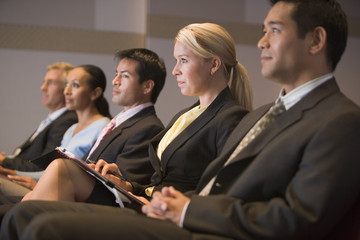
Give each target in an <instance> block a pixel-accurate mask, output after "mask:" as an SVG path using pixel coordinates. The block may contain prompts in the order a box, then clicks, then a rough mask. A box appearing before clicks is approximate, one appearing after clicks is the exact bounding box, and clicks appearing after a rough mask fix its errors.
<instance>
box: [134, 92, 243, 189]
mask: <svg viewBox="0 0 360 240" xmlns="http://www.w3.org/2000/svg"><path fill="white" fill-rule="evenodd" d="M198 105H199V102H197V103H196V104H194V105H193V106H191V107H190V108H187V109H184V110H183V111H181V112H179V113H178V114H176V115H175V117H174V118H173V119H172V120H171V121H170V123H169V125H168V126H167V128H166V129H165V130H164V131H162V132H161V133H160V134H158V135H157V136H156V137H155V138H154V139H153V140H152V141H151V144H150V147H149V155H150V161H151V164H152V166H153V168H154V169H155V173H154V175H153V176H152V178H151V185H150V186H156V188H155V190H159V189H161V188H162V187H163V186H169V185H171V186H174V187H175V188H176V189H178V190H180V191H187V190H193V189H195V187H196V184H197V182H198V181H199V179H200V176H201V174H202V172H203V170H204V169H205V168H206V166H207V165H208V164H209V163H210V162H211V161H212V160H213V159H215V158H216V157H217V156H218V154H219V153H220V152H221V150H222V148H223V146H224V143H225V141H226V139H227V137H228V136H229V134H230V133H231V131H232V130H233V128H234V127H235V126H236V125H237V124H238V122H239V121H240V119H241V118H243V117H244V115H245V114H246V113H247V112H248V111H246V110H244V109H242V108H241V107H240V105H238V104H237V103H236V102H235V101H234V100H233V98H232V96H231V92H230V90H229V89H228V88H225V89H224V90H223V91H222V92H221V93H220V94H219V95H218V96H217V97H216V99H215V100H214V101H213V102H212V103H211V104H210V105H209V106H208V108H207V109H206V110H205V111H204V112H203V113H202V114H201V115H200V116H199V117H198V118H197V119H195V120H194V122H192V123H191V124H190V125H189V126H188V127H187V128H186V129H185V130H184V131H183V132H181V133H180V134H179V135H178V136H177V137H176V138H175V139H174V140H173V141H172V142H171V143H170V144H169V145H168V146H167V148H166V149H165V150H164V152H163V154H162V157H161V158H162V160H161V163H160V160H159V159H158V157H157V154H156V150H157V146H158V144H159V142H160V140H161V138H162V137H163V136H164V135H165V133H166V132H167V131H168V130H169V129H170V127H171V126H172V125H173V124H174V122H175V121H176V120H177V119H178V118H179V117H180V116H181V115H182V114H183V113H185V112H186V111H188V110H190V109H191V108H193V107H195V106H198ZM132 184H133V187H134V193H135V194H137V195H144V190H145V188H146V187H149V186H141V185H139V184H137V183H132Z"/></svg>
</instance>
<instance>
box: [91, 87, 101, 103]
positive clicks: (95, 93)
mask: <svg viewBox="0 0 360 240" xmlns="http://www.w3.org/2000/svg"><path fill="white" fill-rule="evenodd" d="M101 94H102V89H101V87H97V88H95V89H94V90H93V91H92V93H91V100H93V101H95V100H96V99H97V98H98V97H100V96H101Z"/></svg>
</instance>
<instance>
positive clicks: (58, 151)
mask: <svg viewBox="0 0 360 240" xmlns="http://www.w3.org/2000/svg"><path fill="white" fill-rule="evenodd" d="M57 158H66V159H69V160H72V161H73V162H74V163H75V164H76V165H78V166H79V167H80V168H81V169H82V170H84V171H85V172H87V173H88V174H90V175H91V176H93V177H94V178H95V179H96V180H98V181H100V182H101V183H103V184H104V185H105V187H107V188H108V189H109V190H110V191H111V192H112V193H113V194H114V196H115V198H116V202H117V203H118V204H119V206H120V207H128V208H131V209H134V210H136V211H138V212H141V207H142V205H144V204H145V203H144V202H143V201H141V200H140V199H138V198H136V197H135V196H133V195H132V194H131V193H129V192H128V191H126V190H125V189H123V188H122V187H120V186H118V185H116V184H115V183H113V182H112V181H110V180H109V179H108V178H107V177H105V176H103V175H101V174H100V173H99V172H97V171H95V170H94V169H93V168H91V167H90V166H89V165H88V164H87V163H86V162H85V161H83V160H81V159H80V158H78V157H76V156H75V155H74V154H73V153H71V152H69V151H67V150H66V149H65V148H62V147H56V148H55V150H53V151H51V152H49V153H47V154H44V155H43V156H41V157H39V158H36V159H33V160H30V161H31V162H32V163H34V164H36V165H37V166H39V167H40V168H42V169H45V168H46V167H47V166H48V165H49V164H50V163H51V162H52V161H53V160H54V159H57Z"/></svg>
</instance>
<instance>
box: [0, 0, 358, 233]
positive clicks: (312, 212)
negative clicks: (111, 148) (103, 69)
mask: <svg viewBox="0 0 360 240" xmlns="http://www.w3.org/2000/svg"><path fill="white" fill-rule="evenodd" d="M346 41H347V21H346V16H345V14H344V13H343V11H342V10H341V7H340V5H339V4H338V3H337V2H335V1H334V0H317V1H314V0H303V1H295V0H294V1H292V0H280V1H276V3H275V4H274V6H273V7H272V9H271V10H270V11H269V13H268V15H267V17H266V19H265V21H264V36H263V37H262V38H261V40H260V41H259V43H258V47H259V49H260V50H261V62H262V74H263V75H264V76H265V77H267V78H269V79H271V80H272V81H275V82H278V83H280V84H281V85H282V86H283V89H282V90H281V94H280V96H279V98H278V99H277V101H276V103H277V104H276V107H275V109H276V111H275V112H274V111H272V112H271V113H270V115H272V116H273V117H272V118H267V117H266V118H264V117H263V116H268V114H265V113H266V112H267V111H268V110H269V108H270V105H265V106H263V107H260V108H259V109H257V110H255V111H254V112H252V113H249V114H248V115H247V116H245V117H244V118H243V120H242V121H241V122H240V123H239V125H238V126H237V128H235V130H234V131H233V133H232V134H231V136H230V137H229V138H228V140H227V142H226V144H225V146H224V149H223V151H222V154H221V156H220V157H218V158H217V159H215V160H214V161H213V162H212V163H211V164H210V165H209V167H208V168H207V169H206V170H205V172H204V174H203V175H202V178H201V179H200V182H199V184H198V187H197V190H196V191H195V192H189V193H186V194H185V195H184V194H182V193H180V192H178V191H176V190H175V189H173V188H172V187H166V188H163V189H162V191H161V192H155V193H154V195H153V199H152V201H151V203H150V204H149V205H147V206H144V207H143V212H144V213H146V214H147V216H148V217H144V216H141V215H139V214H136V213H134V212H132V211H130V210H128V209H118V210H116V209H115V208H113V207H103V206H97V205H89V204H83V203H64V202H63V203H53V202H23V203H21V204H19V205H18V206H16V207H14V208H13V209H12V210H11V212H10V213H9V214H8V215H7V216H6V218H5V219H4V221H3V223H2V228H1V237H3V238H4V239H17V238H18V237H19V236H21V239H46V238H47V237H49V236H52V238H57V239H67V238H86V239H97V238H100V237H104V238H106V239H323V238H325V237H326V235H327V234H329V232H330V231H331V230H332V228H334V226H335V225H337V224H338V223H339V222H340V220H341V219H342V218H343V217H344V216H345V214H346V213H347V212H348V211H351V208H352V206H353V205H355V204H356V201H357V199H358V197H359V189H360V176H359V174H358V173H359V170H360V161H358V160H359V158H360V152H359V150H358V146H360V139H359V136H360V124H359V123H360V109H359V107H358V106H356V105H355V104H354V103H353V102H352V101H350V100H349V99H348V98H346V97H345V96H344V95H343V94H342V93H341V92H340V90H339V88H338V86H337V83H336V81H335V78H334V76H333V74H332V73H333V71H334V70H335V68H336V65H337V63H338V61H339V59H340V57H341V55H342V53H343V51H344V49H345V46H346ZM278 103H279V104H278ZM271 105H272V104H271ZM278 106H280V108H277V107H278ZM260 119H261V121H260V122H261V124H264V125H267V126H266V127H265V128H264V129H263V127H261V126H260V127H259V128H257V129H253V126H254V125H256V126H258V124H257V122H258V120H260ZM263 120H265V121H263ZM258 130H262V131H259V133H258V134H257V135H256V134H255V135H254V132H258ZM248 132H249V133H250V136H246V135H247V133H248ZM239 146H240V148H239ZM150 217H151V218H150ZM152 218H158V219H152ZM159 219H161V220H159ZM165 219H166V220H168V221H162V220H165ZM92 222H96V223H101V224H98V225H97V226H96V227H89V223H92Z"/></svg>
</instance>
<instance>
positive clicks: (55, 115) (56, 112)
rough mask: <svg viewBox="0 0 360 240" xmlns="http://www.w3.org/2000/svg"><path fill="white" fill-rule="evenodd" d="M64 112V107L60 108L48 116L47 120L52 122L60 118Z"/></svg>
mask: <svg viewBox="0 0 360 240" xmlns="http://www.w3.org/2000/svg"><path fill="white" fill-rule="evenodd" d="M66 110H67V109H66V107H63V108H60V109H58V110H56V111H55V112H52V113H50V114H49V115H48V118H50V119H51V121H54V120H55V119H57V118H58V117H60V115H61V114H63V113H64V112H65V111H66Z"/></svg>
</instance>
